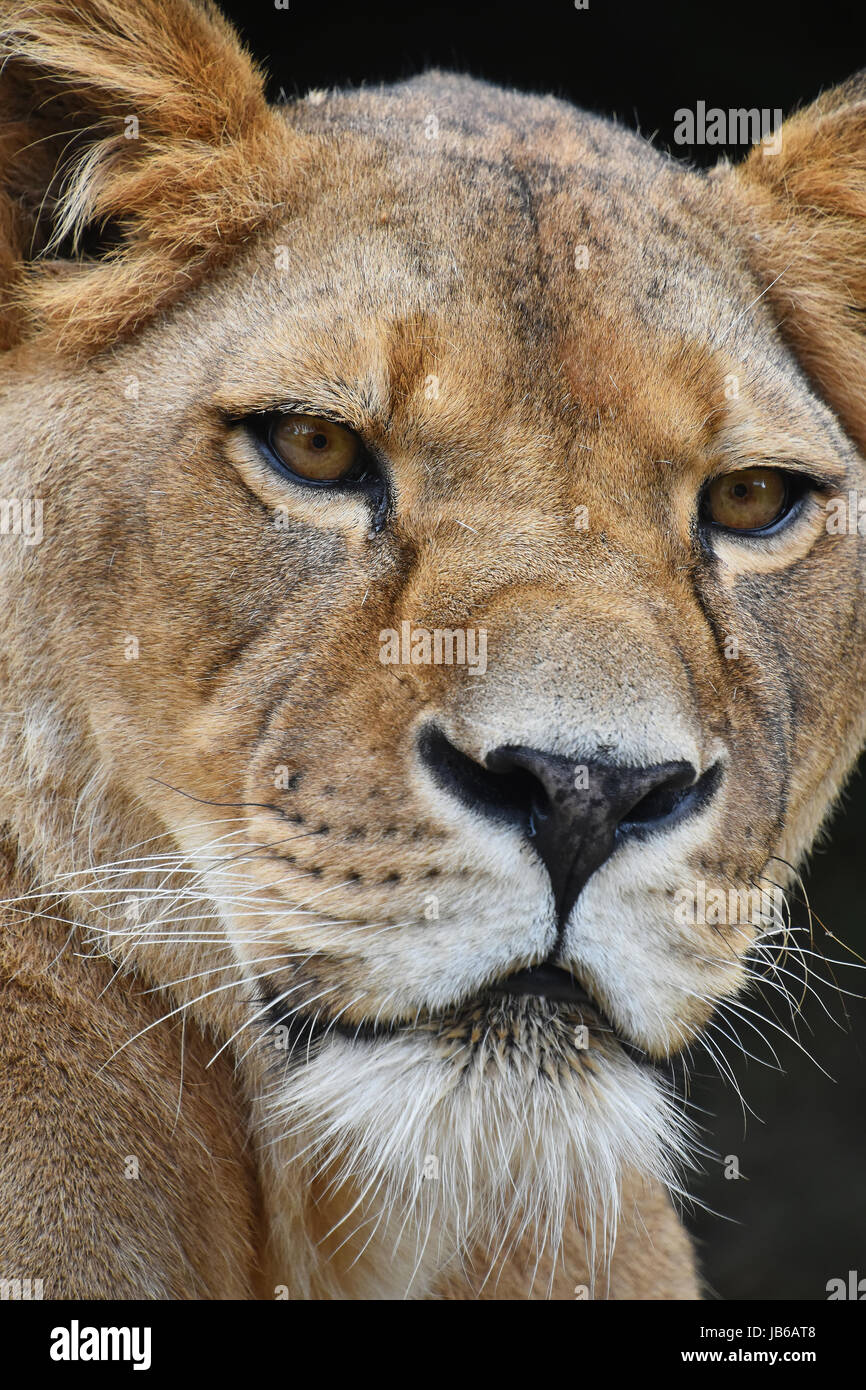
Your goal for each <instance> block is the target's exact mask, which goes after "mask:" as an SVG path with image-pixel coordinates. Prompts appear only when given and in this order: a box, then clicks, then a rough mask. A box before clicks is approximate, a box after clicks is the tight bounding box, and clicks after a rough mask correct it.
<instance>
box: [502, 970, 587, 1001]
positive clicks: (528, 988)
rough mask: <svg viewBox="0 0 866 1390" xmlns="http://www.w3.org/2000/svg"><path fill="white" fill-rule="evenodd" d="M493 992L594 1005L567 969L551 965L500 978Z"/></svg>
mask: <svg viewBox="0 0 866 1390" xmlns="http://www.w3.org/2000/svg"><path fill="white" fill-rule="evenodd" d="M490 993H491V994H498V995H505V996H519V995H534V996H535V997H537V998H541V999H552V1000H556V1001H559V1002H562V1003H565V1004H587V1005H589V1006H590V1007H593V1000H592V999H591V998H590V996H589V995H588V994H587V992H586V990H585V989H582V988H581V986H580V985H578V984H576V983H575V981H574V980H573V979H572V978H571V976H570V975H569V974H568V973H567V971H565V970H556V969H554V968H552V967H551V966H549V965H547V966H545V965H537V966H534V967H533V968H531V969H529V970H521V971H519V972H518V974H516V975H511V976H509V978H508V979H507V980H500V981H499V982H498V983H497V984H495V985H491V986H490Z"/></svg>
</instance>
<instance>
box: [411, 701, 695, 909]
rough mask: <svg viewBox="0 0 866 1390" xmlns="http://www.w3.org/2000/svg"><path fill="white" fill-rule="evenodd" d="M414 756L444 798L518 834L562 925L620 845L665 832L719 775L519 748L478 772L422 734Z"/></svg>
mask: <svg viewBox="0 0 866 1390" xmlns="http://www.w3.org/2000/svg"><path fill="white" fill-rule="evenodd" d="M419 748H420V752H421V757H422V759H423V761H424V763H425V764H426V766H427V768H428V770H429V771H430V772H431V774H432V775H433V777H434V779H435V781H436V782H437V784H438V785H439V786H440V787H441V788H442V789H443V790H445V791H449V792H450V793H451V794H452V795H453V796H455V797H456V798H457V799H458V800H459V801H461V802H462V804H463V805H464V806H466V807H467V808H468V809H470V810H472V811H475V812H477V813H478V814H479V815H482V816H484V817H486V818H487V819H488V820H491V821H498V822H499V823H500V824H501V823H503V822H505V823H510V824H512V825H514V826H515V827H517V828H519V829H520V830H521V831H522V833H523V834H524V836H525V837H526V839H527V840H528V842H529V843H530V844H531V845H532V846H533V848H534V849H535V851H536V853H537V854H538V856H539V858H540V859H541V861H542V863H543V864H544V866H545V868H546V870H547V872H548V875H549V877H550V881H551V884H552V887H553V894H554V898H555V901H556V908H557V914H558V916H559V920H560V922H561V923H564V922H565V921H566V919H567V918H568V915H569V913H570V911H571V909H572V907H573V906H574V904H575V902H576V901H577V898H578V896H579V894H580V892H581V890H582V889H583V887H584V885H585V884H586V882H587V880H588V879H589V878H590V876H591V875H592V874H594V873H595V871H596V869H598V868H600V867H601V865H602V864H603V863H604V862H605V860H606V859H608V858H609V857H610V855H611V854H612V853H613V851H614V849H615V848H616V847H617V845H618V844H619V843H620V842H621V841H622V840H624V839H626V838H633V839H636V838H641V837H643V836H646V835H648V834H650V833H652V832H657V831H663V830H666V829H669V828H672V827H673V826H674V825H675V824H678V823H679V822H680V821H681V820H683V819H685V818H686V817H687V816H689V815H691V814H693V813H694V812H695V811H696V810H697V809H698V808H699V807H700V806H701V805H703V804H704V803H705V802H706V800H708V798H709V796H710V795H711V794H712V792H713V790H714V789H715V785H716V783H717V781H718V767H717V765H713V766H712V767H710V768H709V769H708V770H707V772H706V773H704V774H703V776H702V777H700V778H699V777H698V775H697V770H696V769H695V767H694V766H693V765H692V763H690V762H666V763H656V764H653V765H652V766H645V767H628V766H622V765H620V764H617V763H611V762H606V761H601V760H596V761H588V762H580V761H578V760H577V759H573V758H566V757H562V756H561V755H559V754H557V753H548V752H546V751H544V750H543V749H538V748H524V747H519V746H518V747H511V746H504V747H501V748H496V749H494V750H493V751H492V752H491V753H488V755H487V757H486V759H485V763H484V764H483V765H482V764H481V763H479V762H477V761H476V760H475V759H474V758H471V757H469V756H468V755H467V754H465V753H464V752H462V751H461V750H460V749H459V748H457V747H456V746H455V745H454V744H453V743H451V741H450V740H449V739H448V738H447V737H446V735H445V734H444V733H443V732H442V731H441V729H438V728H433V727H430V726H428V727H427V728H426V729H425V730H424V732H423V733H422V735H421V739H420V744H419Z"/></svg>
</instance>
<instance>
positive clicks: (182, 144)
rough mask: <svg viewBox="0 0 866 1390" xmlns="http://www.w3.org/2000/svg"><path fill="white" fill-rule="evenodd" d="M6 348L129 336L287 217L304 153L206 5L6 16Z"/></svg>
mask: <svg viewBox="0 0 866 1390" xmlns="http://www.w3.org/2000/svg"><path fill="white" fill-rule="evenodd" d="M0 58H2V76H0V294H2V309H3V313H2V329H0V331H2V341H3V344H4V345H5V346H9V345H10V344H13V343H15V342H16V341H18V340H19V339H20V338H22V337H23V336H26V335H28V334H29V333H33V332H40V333H42V334H47V335H48V336H49V337H51V338H53V339H54V340H55V341H56V342H57V343H58V344H59V345H61V346H62V347H64V348H66V349H70V350H76V351H92V350H94V349H97V348H99V347H101V346H103V345H105V344H106V343H107V342H110V341H111V340H113V339H114V338H116V337H118V336H120V335H123V334H127V333H129V332H131V331H133V330H134V329H135V328H136V327H138V325H140V324H141V323H143V322H144V321H145V320H146V319H147V318H148V317H150V316H151V315H152V314H153V313H155V312H156V311H157V310H159V309H161V308H163V307H164V306H165V305H166V304H168V303H170V302H171V301H172V300H173V299H174V298H176V297H177V296H178V295H179V294H180V293H181V292H182V291H183V290H185V289H188V288H189V286H190V285H191V284H192V283H195V281H197V280H199V279H200V278H201V277H202V276H203V275H204V274H205V273H206V272H207V271H209V270H210V268H211V267H212V266H213V265H214V264H215V263H217V262H218V261H220V260H221V259H223V258H224V257H226V256H227V255H228V254H230V252H231V251H232V250H233V249H234V248H235V247H236V246H237V244H238V242H239V241H242V240H243V239H244V238H246V237H248V236H250V235H251V234H252V233H253V232H255V231H256V230H257V229H258V228H259V227H260V226H262V225H263V224H264V223H265V222H266V221H267V220H268V219H269V218H270V217H272V216H273V215H274V214H275V213H278V212H280V211H281V210H283V208H284V200H285V198H286V196H287V190H288V189H290V187H291V185H292V183H293V181H294V179H295V177H296V169H297V166H298V164H299V163H300V161H301V160H302V159H303V157H304V153H305V150H306V148H307V146H308V143H309V142H307V141H305V140H302V139H301V138H300V137H298V136H297V135H295V134H293V133H292V131H291V130H290V128H289V127H288V125H287V123H286V122H284V121H283V120H282V119H281V117H280V116H279V114H278V113H277V112H276V111H274V110H273V109H271V108H269V107H268V105H267V103H266V101H265V99H264V94H263V84H262V78H261V75H260V73H259V72H258V71H257V70H256V68H255V66H254V65H253V63H252V61H251V59H250V58H249V56H248V55H247V54H246V53H245V52H244V50H243V49H242V48H241V46H240V43H239V41H238V39H237V37H236V36H235V34H234V33H233V31H232V30H231V29H230V27H229V26H228V25H227V24H226V23H225V21H224V20H223V19H222V18H221V17H220V15H219V14H218V13H217V12H216V11H215V10H214V9H213V8H212V6H211V5H210V3H209V0H0Z"/></svg>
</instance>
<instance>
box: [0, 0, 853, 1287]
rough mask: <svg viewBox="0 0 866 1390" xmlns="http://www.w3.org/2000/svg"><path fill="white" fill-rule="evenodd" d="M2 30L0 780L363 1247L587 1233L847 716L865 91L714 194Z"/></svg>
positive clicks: (140, 15)
mask: <svg viewBox="0 0 866 1390" xmlns="http://www.w3.org/2000/svg"><path fill="white" fill-rule="evenodd" d="M4 12H5V13H6V15H7V22H6V25H5V43H6V49H7V55H8V56H7V59H6V61H5V65H4V79H3V80H4V83H5V84H6V87H7V92H6V96H5V100H6V103H7V106H6V111H7V115H8V123H7V128H6V133H5V134H4V137H3V139H4V149H3V164H4V188H5V194H4V196H5V203H4V206H3V227H4V238H5V241H4V254H5V265H6V277H7V279H6V288H5V293H4V301H5V302H6V305H7V307H6V311H5V313H6V324H5V336H6V343H7V351H6V354H5V372H4V396H3V406H2V411H3V414H2V421H3V429H2V440H3V444H2V457H3V463H2V467H3V482H2V490H3V497H4V499H6V500H5V501H4V504H3V505H4V509H5V510H4V518H6V522H5V529H6V531H8V532H11V533H15V532H16V526H15V525H14V524H13V523H15V521H16V517H17V519H18V523H19V524H18V528H17V535H18V540H19V542H20V543H19V544H14V543H13V534H7V535H4V536H3V538H2V545H0V564H2V582H3V588H4V593H5V601H4V615H3V624H4V627H3V643H2V647H3V683H4V702H3V703H4V708H5V709H6V710H7V711H8V713H7V719H6V743H5V761H6V767H7V770H8V777H7V782H6V786H5V787H4V790H3V793H2V798H3V800H2V808H0V810H2V815H3V818H4V819H5V820H6V821H7V822H8V823H10V824H11V825H12V826H13V827H14V830H15V833H16V834H17V836H18V840H19V844H20V847H21V854H22V856H23V858H24V859H25V860H26V862H27V863H29V864H30V865H31V866H32V869H33V874H34V876H35V878H36V881H38V882H40V883H42V884H44V885H46V891H47V890H49V889H50V890H51V891H62V892H63V894H64V896H65V898H66V900H67V901H68V902H69V903H70V904H71V905H72V911H73V912H74V914H75V918H76V920H77V921H80V922H83V923H84V924H86V925H87V927H88V928H89V929H90V930H91V931H92V932H94V933H95V934H96V939H97V940H98V942H99V944H100V948H101V949H102V950H104V951H105V952H106V953H108V954H109V955H111V956H112V957H113V958H114V959H115V960H117V961H118V963H124V964H126V965H129V966H133V967H135V968H136V969H137V970H138V971H140V972H141V973H142V974H143V975H144V976H146V977H147V978H148V979H149V980H151V981H153V982H154V983H156V984H157V985H160V986H163V987H164V988H165V989H166V990H167V991H168V994H169V996H170V998H171V1000H172V1001H173V1005H174V1006H176V1007H179V1008H184V1009H186V1010H189V1011H191V1013H192V1015H193V1016H194V1017H195V1018H197V1019H198V1020H199V1021H200V1022H201V1023H202V1025H203V1026H207V1027H209V1028H211V1029H212V1030H214V1032H215V1034H216V1035H217V1036H218V1038H219V1040H220V1041H219V1045H220V1046H221V1047H225V1048H230V1049H233V1050H234V1051H235V1053H236V1056H237V1059H238V1067H239V1068H240V1071H241V1074H242V1075H243V1076H245V1077H246V1078H247V1083H246V1084H247V1085H248V1087H249V1090H250V1093H251V1094H252V1095H253V1096H254V1098H255V1104H256V1106H257V1107H258V1116H259V1123H260V1125H261V1127H262V1130H263V1132H264V1134H265V1136H266V1143H267V1145H269V1146H270V1148H269V1153H270V1155H271V1156H272V1157H271V1159H270V1160H269V1161H271V1162H272V1164H273V1167H274V1171H276V1170H277V1169H279V1172H280V1174H282V1175H283V1176H281V1177H280V1178H279V1179H276V1178H275V1179H274V1181H275V1182H276V1181H280V1182H285V1184H286V1192H287V1193H288V1194H289V1195H287V1196H286V1198H285V1200H286V1202H287V1204H288V1206H289V1207H291V1205H292V1203H293V1202H294V1203H295V1204H297V1203H300V1202H301V1200H302V1199H301V1198H300V1197H298V1196H297V1193H298V1192H299V1191H309V1190H310V1187H311V1185H315V1184H317V1183H318V1184H319V1185H320V1187H321V1188H322V1190H324V1189H327V1192H328V1194H329V1198H328V1200H332V1199H333V1200H336V1199H335V1198H334V1194H335V1193H344V1194H345V1193H349V1194H350V1199H346V1200H345V1201H344V1205H343V1208H342V1211H343V1215H342V1216H341V1217H340V1221H341V1222H342V1223H343V1224H342V1231H343V1234H344V1235H346V1236H347V1237H349V1236H350V1237H351V1239H353V1240H355V1241H356V1242H357V1241H359V1240H360V1241H361V1243H362V1244H363V1242H364V1241H370V1240H373V1239H374V1234H375V1233H376V1232H379V1233H383V1232H384V1233H387V1235H388V1240H386V1241H384V1242H383V1244H382V1248H383V1250H384V1251H385V1254H384V1255H383V1256H382V1261H381V1262H382V1267H383V1268H386V1267H387V1268H388V1269H390V1268H391V1267H392V1264H391V1262H392V1260H393V1261H395V1262H394V1263H393V1268H394V1269H395V1270H396V1271H397V1272H396V1273H395V1274H394V1275H393V1278H394V1280H395V1281H396V1283H400V1282H401V1281H402V1282H403V1283H404V1284H405V1283H406V1271H407V1270H409V1271H410V1272H411V1273H413V1274H414V1275H415V1277H417V1278H418V1279H419V1280H420V1281H421V1283H422V1284H423V1273H424V1270H426V1269H428V1268H431V1269H432V1268H434V1267H438V1266H439V1265H440V1264H441V1262H442V1260H443V1259H445V1258H446V1257H448V1258H450V1257H453V1253H454V1252H455V1251H458V1252H459V1250H460V1249H461V1248H463V1247H464V1246H465V1245H466V1243H467V1241H468V1240H469V1239H470V1238H471V1237H473V1236H474V1235H476V1234H478V1233H479V1232H482V1233H483V1234H484V1237H485V1239H488V1240H494V1241H495V1240H496V1238H497V1234H501V1233H503V1232H504V1231H505V1230H506V1229H513V1228H514V1225H515V1222H516V1223H517V1226H518V1228H519V1229H520V1230H521V1231H524V1230H530V1229H531V1230H532V1231H534V1232H535V1233H536V1234H537V1238H538V1241H539V1243H540V1244H546V1245H550V1246H554V1247H555V1245H556V1242H557V1240H558V1239H559V1236H560V1233H561V1229H562V1223H563V1221H564V1219H565V1217H566V1214H567V1213H568V1212H569V1211H570V1210H571V1209H572V1208H574V1207H575V1206H576V1207H577V1208H578V1209H579V1210H581V1211H586V1210H590V1211H591V1212H593V1213H595V1214H600V1223H601V1224H600V1228H601V1229H602V1232H603V1233H604V1232H605V1231H606V1232H607V1233H608V1234H609V1232H610V1229H611V1228H612V1224H613V1222H614V1219H615V1215H616V1209H617V1201H618V1192H619V1187H620V1183H621V1180H622V1175H623V1173H624V1172H627V1171H632V1170H638V1171H639V1172H641V1173H643V1174H646V1175H648V1176H649V1177H654V1178H661V1179H662V1180H664V1181H666V1182H670V1183H675V1181H676V1178H675V1170H676V1164H677V1161H678V1159H679V1158H680V1157H681V1156H682V1153H683V1151H684V1145H685V1144H686V1143H687V1135H686V1133H685V1131H686V1129H687V1128H688V1126H687V1122H685V1121H684V1120H683V1119H682V1111H681V1107H680V1106H678V1104H677V1102H676V1101H675V1099H674V1098H673V1097H672V1095H671V1094H670V1093H669V1092H668V1090H667V1089H666V1086H665V1083H664V1082H663V1081H662V1080H661V1079H660V1075H659V1072H658V1071H657V1070H656V1068H655V1066H654V1064H655V1063H657V1062H660V1061H664V1059H667V1058H668V1057H670V1056H672V1055H673V1054H675V1053H677V1052H679V1051H680V1050H681V1049H683V1048H684V1047H686V1046H687V1045H688V1044H690V1043H691V1042H692V1041H694V1040H695V1039H696V1038H698V1037H699V1036H700V1034H701V1032H702V1030H703V1029H704V1028H705V1027H706V1025H707V1024H708V1022H709V1020H710V1019H711V1017H712V1015H713V1013H714V1011H715V1010H716V1009H717V1008H718V1007H719V1006H720V1004H721V1003H722V1001H725V1000H730V999H732V998H734V997H735V996H736V995H737V993H738V991H740V990H741V989H742V987H743V986H744V984H745V983H746V982H747V979H748V976H749V974H750V971H751V970H753V969H754V968H755V967H756V963H757V964H758V965H760V962H761V960H762V958H764V957H766V956H767V955H768V953H769V952H771V951H772V949H773V948H774V946H775V945H777V944H778V941H779V939H780V934H781V933H782V932H783V931H784V929H785V914H784V898H783V897H782V898H781V899H780V897H779V895H780V894H783V892H784V889H785V888H786V887H787V886H789V885H790V884H791V882H792V881H793V876H794V875H795V873H796V868H797V865H798V864H799V863H800V862H801V860H802V858H803V856H804V854H805V853H806V851H807V850H808V848H809V846H810V844H811V843H812V841H813V838H814V836H815V835H816V833H817V831H818V829H819V827H820V825H821V823H822V821H823V820H824V818H825V816H826V814H827V812H828V809H829V808H830V806H831V804H832V803H833V801H834V798H835V796H836V794H837V793H838V791H839V789H840V787H841V785H842V782H843V780H844V778H845V776H846V774H847V771H848V770H849V768H850V767H851V765H852V763H853V760H854V759H855V757H856V755H857V753H858V750H859V748H860V746H861V744H862V742H863V737H864V696H863V680H862V653H863V650H864V640H863V638H864V633H863V625H864V621H866V618H864V608H863V604H862V602H860V588H861V575H862V556H863V541H862V539H861V536H860V527H859V525H858V522H857V517H858V515H859V514H858V512H857V503H856V498H857V494H858V492H859V491H860V490H862V488H863V487H864V462H863V458H862V455H861V453H860V452H859V447H862V446H863V444H864V442H866V421H864V416H863V402H862V396H861V395H859V394H858V392H857V391H856V384H857V382H858V381H859V380H862V370H863V365H864V363H863V354H864V349H863V338H862V332H861V324H860V322H859V317H858V316H859V315H861V314H862V310H863V305H864V302H866V300H864V293H866V284H864V276H863V265H864V258H863V251H864V231H863V227H864V222H863V211H864V208H863V189H864V187H866V184H864V174H866V170H864V148H866V145H864V138H866V136H864V132H866V127H864V116H863V110H864V108H863V104H862V88H860V87H856V86H855V87H852V88H849V89H843V90H842V91H841V92H840V93H836V94H830V95H829V96H827V97H824V98H822V100H821V102H820V103H818V104H817V105H816V106H815V107H814V108H811V109H810V110H809V111H807V112H805V113H803V114H801V115H800V116H798V117H797V118H796V119H795V120H794V121H793V122H792V123H791V124H790V125H789V126H786V127H785V129H784V131H783V136H782V140H781V144H780V147H779V149H778V150H777V151H775V152H774V153H773V154H772V155H771V156H768V155H767V152H766V150H765V149H763V148H761V147H759V148H757V149H756V150H755V151H754V152H753V154H752V155H751V156H750V158H749V159H748V160H747V161H746V162H745V164H744V165H743V166H742V167H739V168H730V167H727V166H723V167H720V168H719V169H718V170H716V171H714V172H713V173H712V174H711V175H709V176H705V175H703V174H700V173H697V172H695V171H692V170H690V169H688V168H686V167H684V166H681V165H679V164H677V163H676V162H674V161H672V160H671V159H669V158H667V157H666V156H664V155H662V154H660V153H658V152H657V151H656V150H654V149H652V148H651V147H650V146H649V145H648V144H647V143H646V142H644V141H643V140H641V139H638V138H637V137H635V136H634V135H632V134H630V133H628V132H627V131H625V130H622V129H620V128H618V127H616V126H614V125H612V124H611V123H609V122H606V121H603V120H600V119H596V118H594V117H591V116H588V115H585V114H583V113H581V112H579V111H577V110H575V109H573V108H572V107H570V106H569V105H567V104H564V103H563V102H560V101H556V100H553V99H541V98H535V97H528V96H524V95H520V94H516V93H513V92H509V91H502V90H498V89H496V88H493V87H490V86H487V85H485V84H483V83H480V82H475V81H472V80H469V79H464V78H458V77H452V76H447V75H441V74H438V73H430V74H428V75H426V76H424V77H421V78H419V79H417V80H415V81H411V82H408V83H405V84H399V85H396V86H391V87H388V88H385V89H370V90H364V91H360V92H350V93H330V92H329V93H312V94H310V96H309V97H307V98H306V99H300V100H298V101H296V102H294V103H292V104H289V105H286V106H281V107H276V108H269V107H268V106H267V105H266V104H265V101H264V98H263V96H262V89H261V79H260V76H259V75H258V74H257V72H256V71H255V70H254V69H253V67H252V65H251V64H250V62H249V60H248V59H247V57H246V55H245V54H244V53H243V52H242V50H241V49H240V47H239V46H238V44H237V41H236V40H235V38H234V36H233V35H232V34H231V33H230V31H229V30H228V29H227V27H226V26H225V25H224V24H223V22H222V21H221V20H220V18H219V17H218V16H217V15H216V14H215V13H214V12H213V11H212V10H210V8H208V7H205V6H198V5H193V4H187V3H183V4H181V3H179V0H174V2H173V3H172V4H167V3H166V4H162V3H158V0H136V3H134V4H133V3H132V0H128V3H127V0H87V3H82V4H80V5H77V6H76V7H74V9H73V8H72V7H70V6H66V5H63V4H61V3H57V4H55V3H51V0H39V3H36V4H29V3H28V4H26V5H21V6H20V7H19V6H17V5H14V4H13V5H11V6H9V5H6V6H4ZM36 92H38V93H39V103H38V105H35V106H34V93H36ZM37 503H38V506H37ZM16 505H17V507H18V511H17V513H16V511H15V506H16ZM842 505H844V507H846V508H849V511H850V507H853V508H854V519H853V524H849V523H850V520H851V518H850V515H849V514H848V512H846V514H845V515H846V518H847V519H846V520H845V522H844V524H843V525H841V526H837V527H835V528H834V526H833V525H832V524H829V523H830V521H831V520H832V517H833V516H834V515H837V514H838V509H839V507H840V506H842ZM834 507H835V508H836V509H837V510H836V512H834V510H833V508H834ZM37 514H38V517H39V521H40V525H39V533H40V534H39V543H38V544H37V543H36V540H35V518H36V516H37ZM28 520H29V522H31V523H34V524H32V525H30V526H29V529H28ZM273 1156H275V1157H273ZM286 1173H290V1174H291V1175H292V1176H291V1178H290V1179H289V1178H286V1177H285V1176H284V1175H285V1174H286ZM323 1200H324V1199H323ZM293 1210H294V1208H293ZM293 1219H294V1218H293ZM287 1220H288V1218H287ZM340 1221H338V1222H337V1225H338V1227H339V1225H340ZM358 1233H360V1234H358ZM401 1242H402V1244H401ZM374 1244H375V1241H374ZM398 1247H399V1249H400V1250H402V1251H403V1252H404V1253H403V1254H402V1255H401V1256H400V1259H396V1260H395V1257H394V1251H395V1249H397V1248H398ZM310 1259H311V1260H312V1259H313V1256H312V1255H311V1256H310ZM382 1277H383V1278H386V1277H390V1276H386V1275H383V1276H382Z"/></svg>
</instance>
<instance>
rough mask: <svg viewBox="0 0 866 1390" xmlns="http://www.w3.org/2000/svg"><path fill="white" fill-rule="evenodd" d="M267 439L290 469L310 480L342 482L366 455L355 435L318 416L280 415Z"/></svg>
mask: <svg viewBox="0 0 866 1390" xmlns="http://www.w3.org/2000/svg"><path fill="white" fill-rule="evenodd" d="M268 442H269V444H270V446H271V449H272V450H273V452H274V453H275V454H276V456H277V458H278V459H279V460H280V462H281V463H284V464H285V466H286V468H287V469H288V470H289V472H291V473H294V474H296V476H297V477H299V478H303V479H304V481H305V482H308V483H339V482H343V481H344V480H346V479H347V478H348V476H349V474H350V473H351V472H352V470H353V469H354V468H356V466H357V464H358V463H359V461H360V460H361V457H362V455H363V446H362V444H361V441H360V439H359V438H358V436H357V435H356V434H353V433H352V431H351V430H349V429H346V427H345V425H337V424H335V423H334V421H333V420H322V419H320V418H319V417H318V416H316V415H281V416H279V418H278V419H277V420H275V422H274V424H273V425H272V426H271V430H270V436H269V440H268Z"/></svg>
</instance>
